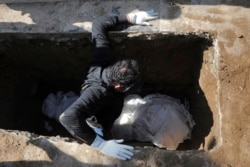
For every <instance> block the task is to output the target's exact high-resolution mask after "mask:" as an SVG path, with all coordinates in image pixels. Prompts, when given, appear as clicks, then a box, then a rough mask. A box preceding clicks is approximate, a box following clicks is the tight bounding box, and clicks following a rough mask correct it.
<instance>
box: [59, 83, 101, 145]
mask: <svg viewBox="0 0 250 167" xmlns="http://www.w3.org/2000/svg"><path fill="white" fill-rule="evenodd" d="M100 98H101V97H100V93H99V91H98V90H94V89H88V88H87V89H86V90H84V92H83V93H82V94H81V95H80V97H79V98H78V99H77V100H76V101H75V102H74V103H73V104H72V105H71V106H70V107H68V108H67V109H66V110H65V111H64V112H63V114H61V116H60V118H59V121H60V123H61V124H62V125H63V126H64V127H65V128H66V129H67V131H68V132H69V133H70V134H71V135H72V136H73V137H74V138H76V139H77V140H79V141H81V142H84V143H86V144H88V145H90V144H91V143H92V142H93V141H94V139H95V137H96V134H95V132H94V131H93V130H92V129H91V128H90V127H89V126H88V124H87V123H86V119H87V118H89V117H90V116H92V115H95V114H96V112H97V111H98V110H99V106H98V105H97V104H96V103H98V101H99V99H100Z"/></svg>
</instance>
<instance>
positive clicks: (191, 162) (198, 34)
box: [0, 0, 250, 167]
mask: <svg viewBox="0 0 250 167" xmlns="http://www.w3.org/2000/svg"><path fill="white" fill-rule="evenodd" d="M249 7H250V2H249V1H248V0H210V1H207V0H156V1H134V0H131V1H126V0H121V1H120V0H119V1H103V0H102V1H101V0H92V1H88V0H84V1H83V0H81V1H80V0H79V1H78V0H74V1H67V0H0V92H1V93H0V167H2V166H3V167H16V166H30V167H33V166H44V167H48V166H60V167H63V166H65V167H70V166H72V167H76V166H157V167H158V166H162V167H163V166H164V167H165V166H170V167H180V166H183V167H210V166H211V167H212V166H215V167H248V166H249V165H250V151H249V148H250V123H249V122H250V101H249V99H250V57H249V54H250V49H249V48H250V44H249V43H250V41H249V37H250V35H249V34H250V28H249V27H250V16H249V13H250V10H249ZM149 9H154V10H155V11H157V12H159V19H157V20H154V21H151V23H152V26H136V25H134V26H129V27H118V29H117V31H113V32H110V38H111V40H112V43H113V48H114V54H115V55H116V57H117V58H134V59H136V60H138V62H139V63H140V65H141V70H142V73H143V77H144V80H145V85H144V88H143V90H142V92H141V95H142V96H143V95H147V94H150V93H155V92H157V93H162V94H167V95H170V96H173V97H176V98H180V99H181V100H183V99H188V100H189V103H190V113H191V114H192V115H193V118H194V120H195V122H196V126H195V128H194V130H193V132H192V138H191V140H187V141H184V142H183V143H182V144H180V146H179V148H178V149H177V150H176V151H170V150H166V149H160V148H157V147H154V146H153V145H152V144H150V143H139V142H136V141H128V142H127V143H128V144H131V145H133V146H135V151H134V153H135V155H134V157H133V158H132V159H131V160H129V161H119V160H116V159H113V158H109V157H106V156H104V155H102V154H100V153H99V152H97V151H96V150H94V149H92V148H90V147H89V146H87V145H85V144H80V143H77V142H76V141H75V140H74V139H73V138H72V137H71V136H70V135H69V134H68V132H67V131H65V129H64V128H63V127H62V126H61V125H59V124H58V123H57V122H56V121H54V120H50V119H48V118H46V117H45V116H43V115H42V113H41V108H42V102H43V100H44V99H45V98H46V96H47V95H48V94H49V93H56V92H57V91H65V92H66V91H74V92H75V93H79V89H80V83H81V78H82V76H83V74H84V69H85V67H86V66H87V64H88V62H89V59H90V57H91V55H92V42H91V35H90V31H91V26H92V25H91V21H92V20H93V19H94V18H96V17H99V16H103V15H121V14H125V13H128V12H132V11H135V10H149Z"/></svg>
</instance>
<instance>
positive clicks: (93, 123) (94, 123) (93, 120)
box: [86, 116, 103, 136]
mask: <svg viewBox="0 0 250 167" xmlns="http://www.w3.org/2000/svg"><path fill="white" fill-rule="evenodd" d="M86 123H87V124H88V125H89V127H91V128H92V129H93V130H94V132H95V133H96V134H97V135H99V136H103V131H102V130H103V128H102V125H101V124H99V123H98V121H97V118H96V117H95V116H91V117H89V118H87V119H86Z"/></svg>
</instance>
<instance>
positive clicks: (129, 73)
mask: <svg viewBox="0 0 250 167" xmlns="http://www.w3.org/2000/svg"><path fill="white" fill-rule="evenodd" d="M139 75H140V72H139V66H138V63H137V62H136V61H135V60H120V61H117V62H116V63H114V64H113V65H111V66H110V67H108V69H107V79H108V82H109V84H110V85H112V86H114V85H115V84H118V83H119V84H120V85H121V86H124V87H129V86H131V85H133V84H134V83H135V82H136V80H137V78H138V77H139Z"/></svg>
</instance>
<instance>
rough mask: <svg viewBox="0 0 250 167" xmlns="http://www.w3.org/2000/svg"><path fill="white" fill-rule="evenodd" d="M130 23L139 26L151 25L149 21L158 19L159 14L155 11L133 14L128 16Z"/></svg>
mask: <svg viewBox="0 0 250 167" xmlns="http://www.w3.org/2000/svg"><path fill="white" fill-rule="evenodd" d="M126 16H127V19H128V22H130V23H132V24H138V25H151V24H150V23H149V22H147V21H149V20H154V19H157V18H158V13H157V12H155V11H154V10H153V9H152V10H148V11H139V12H133V13H129V14H127V15H126Z"/></svg>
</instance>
